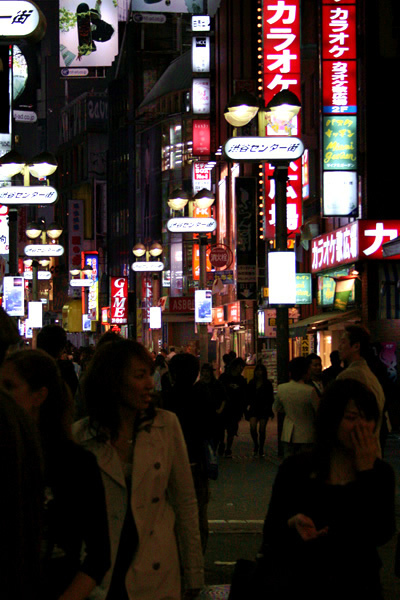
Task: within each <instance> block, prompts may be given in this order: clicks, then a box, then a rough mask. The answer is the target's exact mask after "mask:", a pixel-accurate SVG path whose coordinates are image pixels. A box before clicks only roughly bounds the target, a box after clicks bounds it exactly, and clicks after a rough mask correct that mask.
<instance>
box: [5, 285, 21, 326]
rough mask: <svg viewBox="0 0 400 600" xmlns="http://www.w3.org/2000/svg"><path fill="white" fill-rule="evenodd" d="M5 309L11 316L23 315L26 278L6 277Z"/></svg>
mask: <svg viewBox="0 0 400 600" xmlns="http://www.w3.org/2000/svg"><path fill="white" fill-rule="evenodd" d="M3 294H4V296H3V299H4V309H5V311H6V313H8V314H9V315H10V317H23V316H24V314H25V307H24V278H23V277H4V279H3Z"/></svg>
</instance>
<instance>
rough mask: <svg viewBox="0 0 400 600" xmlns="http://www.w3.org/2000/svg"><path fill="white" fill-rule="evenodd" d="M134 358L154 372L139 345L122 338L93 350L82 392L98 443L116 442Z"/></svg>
mask: <svg viewBox="0 0 400 600" xmlns="http://www.w3.org/2000/svg"><path fill="white" fill-rule="evenodd" d="M133 358H136V359H138V360H141V361H142V362H143V363H145V365H147V366H148V367H149V368H150V371H151V373H153V371H154V361H153V359H152V357H151V355H150V353H149V351H148V350H146V348H145V347H144V346H143V345H142V344H139V342H136V341H134V340H127V339H124V338H121V339H120V340H118V341H114V342H112V343H107V344H103V345H102V346H101V347H100V348H98V350H96V352H95V354H94V356H93V358H92V360H91V361H90V363H89V365H88V367H87V370H86V371H85V374H84V376H83V380H82V389H83V395H84V398H85V401H86V408H87V411H88V414H89V426H90V428H91V429H92V430H93V431H94V432H95V433H96V435H97V436H98V437H99V439H104V436H106V438H107V437H110V439H112V440H115V439H117V437H118V431H119V428H120V410H119V409H120V403H121V400H122V387H123V383H124V382H123V378H124V375H125V372H126V370H127V369H129V367H130V364H131V361H132V359H133Z"/></svg>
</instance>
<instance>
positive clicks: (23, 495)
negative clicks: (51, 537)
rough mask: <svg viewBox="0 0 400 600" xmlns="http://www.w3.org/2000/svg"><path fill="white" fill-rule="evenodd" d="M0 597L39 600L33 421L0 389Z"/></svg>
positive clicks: (38, 480) (39, 487) (38, 469)
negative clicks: (0, 487)
mask: <svg viewBox="0 0 400 600" xmlns="http://www.w3.org/2000/svg"><path fill="white" fill-rule="evenodd" d="M0 476H1V481H2V482H3V487H2V490H1V494H0V532H1V535H0V565H1V567H0V590H1V592H0V596H1V598H2V599H3V600H21V598H29V599H30V600H39V598H41V590H40V573H41V563H40V547H41V539H42V510H43V492H44V481H43V456H42V451H41V448H40V440H39V435H38V432H37V429H36V427H35V424H34V422H33V421H32V419H31V418H30V417H29V415H28V414H27V413H26V411H24V410H23V409H22V408H21V407H19V406H17V404H16V403H15V402H14V400H13V399H12V397H11V396H9V395H8V394H7V393H6V392H5V391H4V390H3V389H1V388H0Z"/></svg>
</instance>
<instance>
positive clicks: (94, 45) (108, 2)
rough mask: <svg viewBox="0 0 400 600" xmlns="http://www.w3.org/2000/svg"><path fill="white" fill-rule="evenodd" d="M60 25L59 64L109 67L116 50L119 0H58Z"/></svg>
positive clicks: (63, 65) (116, 52)
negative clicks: (78, 0) (85, 0)
mask: <svg viewBox="0 0 400 600" xmlns="http://www.w3.org/2000/svg"><path fill="white" fill-rule="evenodd" d="M78 7H80V11H79V12H78V10H77V9H78ZM59 29H60V63H59V64H60V67H81V68H82V67H109V66H111V65H112V63H113V60H114V58H115V56H116V55H117V54H118V3H117V2H115V1H114V0H102V2H97V3H95V2H90V3H88V4H86V3H84V2H81V3H79V2H77V1H76V0H60V3H59Z"/></svg>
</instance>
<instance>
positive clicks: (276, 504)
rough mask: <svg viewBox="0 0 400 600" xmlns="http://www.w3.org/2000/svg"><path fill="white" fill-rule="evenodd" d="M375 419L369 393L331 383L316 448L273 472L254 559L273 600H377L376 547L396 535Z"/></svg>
mask: <svg viewBox="0 0 400 600" xmlns="http://www.w3.org/2000/svg"><path fill="white" fill-rule="evenodd" d="M378 420H379V409H378V406H377V402H376V399H375V397H374V395H373V394H372V393H371V391H370V390H368V389H367V388H366V387H365V386H364V385H363V384H361V383H360V382H358V381H355V380H351V379H347V380H346V381H338V380H336V381H335V382H333V383H331V384H330V386H329V387H328V389H327V390H326V392H325V394H324V396H323V398H322V400H321V404H320V407H319V410H318V416H317V426H316V431H317V441H316V446H315V448H314V449H313V450H312V451H310V452H304V453H300V454H297V455H295V456H292V457H290V458H288V459H286V460H285V461H284V462H283V463H282V465H281V467H280V468H279V471H278V474H277V476H276V479H275V482H274V485H273V490H272V496H271V501H270V505H269V508H268V513H267V516H266V519H265V523H264V533H263V546H262V550H261V555H262V556H263V558H261V559H260V560H261V564H262V565H264V578H263V574H262V572H263V569H260V572H261V575H260V577H261V579H262V585H263V586H265V585H266V586H268V587H267V588H265V589H268V593H269V594H271V597H273V598H274V599H275V598H276V599H285V600H289V599H292V598H295V597H299V598H302V597H304V598H308V599H310V600H317V599H318V600H319V599H321V598H323V599H324V600H336V599H337V598H343V599H345V600H354V598H362V599H363V600H381V599H382V598H383V596H382V588H381V583H380V576H379V572H380V568H381V561H380V558H379V555H378V552H377V546H381V545H383V544H385V543H386V542H387V541H389V540H390V538H391V537H392V535H393V534H394V532H395V514H394V505H395V480H394V473H393V470H392V467H391V466H390V465H388V464H387V463H385V462H383V461H382V460H380V459H379V458H378V456H379V449H378V445H377V440H376V437H375V436H374V430H375V429H376V426H377V423H378Z"/></svg>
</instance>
